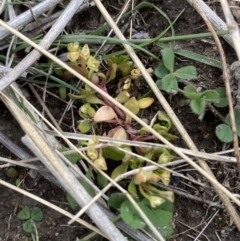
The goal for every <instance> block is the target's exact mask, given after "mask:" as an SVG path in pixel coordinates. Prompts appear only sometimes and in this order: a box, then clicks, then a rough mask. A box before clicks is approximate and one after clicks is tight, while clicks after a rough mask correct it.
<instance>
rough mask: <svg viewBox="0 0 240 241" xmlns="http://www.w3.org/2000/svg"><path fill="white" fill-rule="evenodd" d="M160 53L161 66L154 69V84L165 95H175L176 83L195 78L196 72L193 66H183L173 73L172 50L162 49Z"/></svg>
mask: <svg viewBox="0 0 240 241" xmlns="http://www.w3.org/2000/svg"><path fill="white" fill-rule="evenodd" d="M161 53H162V64H160V65H159V66H158V67H157V68H156V69H155V74H156V76H157V77H158V80H157V82H156V84H157V86H158V88H159V89H162V90H164V91H166V92H167V93H177V92H178V81H181V80H193V79H196V78H197V70H196V68H195V67H194V66H185V67H182V68H179V69H177V70H175V71H174V59H175V56H174V52H173V50H172V48H164V49H163V50H162V52H161Z"/></svg>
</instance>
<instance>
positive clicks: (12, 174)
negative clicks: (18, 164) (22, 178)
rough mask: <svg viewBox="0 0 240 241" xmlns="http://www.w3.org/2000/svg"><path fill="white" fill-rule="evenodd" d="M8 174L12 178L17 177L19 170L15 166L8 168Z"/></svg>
mask: <svg viewBox="0 0 240 241" xmlns="http://www.w3.org/2000/svg"><path fill="white" fill-rule="evenodd" d="M7 176H8V177H10V178H17V177H18V171H17V170H16V168H14V167H9V168H8V170H7Z"/></svg>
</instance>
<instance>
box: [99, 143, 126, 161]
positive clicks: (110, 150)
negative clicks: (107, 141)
mask: <svg viewBox="0 0 240 241" xmlns="http://www.w3.org/2000/svg"><path fill="white" fill-rule="evenodd" d="M124 156H125V153H124V152H123V151H120V150H119V149H118V148H117V147H115V146H106V147H105V148H104V149H103V157H105V158H107V159H111V160H113V161H121V160H122V159H123V158H124Z"/></svg>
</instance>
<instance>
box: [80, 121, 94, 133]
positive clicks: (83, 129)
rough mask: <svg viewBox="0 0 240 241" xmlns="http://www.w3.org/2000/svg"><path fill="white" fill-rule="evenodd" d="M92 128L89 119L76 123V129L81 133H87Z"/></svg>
mask: <svg viewBox="0 0 240 241" xmlns="http://www.w3.org/2000/svg"><path fill="white" fill-rule="evenodd" d="M91 128H92V124H91V123H90V122H89V121H83V122H81V123H80V124H79V125H78V130H79V131H80V132H81V133H83V134H86V133H88V132H89V131H90V130H91Z"/></svg>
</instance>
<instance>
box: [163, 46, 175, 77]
mask: <svg viewBox="0 0 240 241" xmlns="http://www.w3.org/2000/svg"><path fill="white" fill-rule="evenodd" d="M161 54H162V60H163V64H164V66H165V67H166V68H167V69H168V70H169V71H170V73H172V72H173V67H174V52H173V50H172V48H164V49H163V50H162V51H161Z"/></svg>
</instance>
